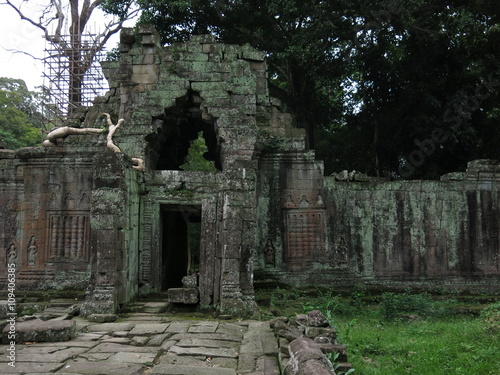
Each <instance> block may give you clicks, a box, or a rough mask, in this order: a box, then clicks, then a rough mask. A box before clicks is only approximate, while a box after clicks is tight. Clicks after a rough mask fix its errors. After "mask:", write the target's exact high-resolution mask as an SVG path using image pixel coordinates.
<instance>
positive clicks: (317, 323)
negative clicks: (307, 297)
mask: <svg viewBox="0 0 500 375" xmlns="http://www.w3.org/2000/svg"><path fill="white" fill-rule="evenodd" d="M307 325H308V326H310V327H328V326H329V325H330V323H329V322H328V319H327V318H326V316H324V315H323V313H322V312H321V311H319V310H313V311H311V312H309V313H308V314H307Z"/></svg>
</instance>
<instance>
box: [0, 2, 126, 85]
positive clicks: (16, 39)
mask: <svg viewBox="0 0 500 375" xmlns="http://www.w3.org/2000/svg"><path fill="white" fill-rule="evenodd" d="M25 6H26V5H25ZM24 9H25V10H27V11H28V12H29V10H30V9H29V8H24ZM104 22H105V18H104V15H103V14H102V12H101V11H100V10H98V9H96V10H95V11H94V13H93V14H92V17H91V19H90V24H91V25H92V27H95V28H96V29H99V28H100V29H103V28H104ZM134 23H135V21H128V23H126V25H125V26H128V27H130V26H133V25H134ZM94 25H95V26H94ZM96 31H98V30H96ZM42 35H43V34H42V31H41V30H39V29H38V28H36V27H34V26H32V25H31V24H30V23H29V22H27V21H22V20H21V19H20V17H19V15H18V14H17V13H16V12H15V11H14V10H13V9H12V8H11V7H10V6H8V5H0V77H8V78H17V79H23V80H24V81H25V82H26V84H27V86H28V89H29V90H34V89H35V87H37V86H41V85H42V84H43V78H42V71H43V63H42V62H41V61H37V60H35V59H33V58H32V57H30V56H28V55H26V54H23V53H14V52H9V51H8V50H19V51H23V52H26V53H29V54H31V55H33V56H35V57H37V58H40V59H41V58H43V56H44V49H45V40H44V39H43V38H42ZM118 40H119V33H117V34H115V35H113V37H111V39H110V40H109V41H108V43H107V45H106V49H107V50H110V49H112V48H114V47H116V45H117V43H118Z"/></svg>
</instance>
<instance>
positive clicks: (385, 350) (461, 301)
mask: <svg viewBox="0 0 500 375" xmlns="http://www.w3.org/2000/svg"><path fill="white" fill-rule="evenodd" d="M257 299H258V301H259V300H260V301H261V302H267V303H268V304H269V306H268V307H262V312H263V313H264V314H266V313H267V314H269V315H287V316H294V315H295V314H300V313H305V312H309V311H311V310H315V309H318V310H320V311H322V312H323V314H324V315H325V316H326V317H327V318H328V319H329V320H330V323H331V325H332V326H334V327H335V328H336V329H337V331H338V336H337V339H338V341H339V342H340V343H342V344H346V345H347V346H348V358H349V361H350V362H351V363H352V364H353V366H354V368H355V372H354V374H358V375H360V374H362V375H401V374H414V375H427V374H429V375H431V374H432V375H439V374H443V375H444V374H446V375H449V374H499V373H500V362H499V361H498V354H497V353H498V352H499V349H500V347H499V344H498V332H499V329H500V302H496V303H493V304H491V301H494V300H495V299H496V298H495V297H491V298H485V297H480V296H460V295H446V294H440V295H432V294H430V293H417V292H415V291H412V290H406V291H404V292H399V293H396V292H385V293H382V294H377V295H370V294H368V293H366V292H363V291H356V292H350V293H349V294H347V295H346V294H343V295H341V294H340V293H337V292H336V291H332V290H327V291H320V290H313V291H308V292H306V291H297V290H293V291H290V290H285V289H282V288H276V289H275V290H273V291H270V292H259V293H258V294H257ZM484 300H488V301H490V303H489V304H486V305H483V302H484ZM267 317H268V316H264V318H267Z"/></svg>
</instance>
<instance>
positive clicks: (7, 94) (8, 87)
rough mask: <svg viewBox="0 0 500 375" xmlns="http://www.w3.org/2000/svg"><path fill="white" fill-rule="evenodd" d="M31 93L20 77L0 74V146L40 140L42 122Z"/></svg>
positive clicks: (36, 142) (13, 147)
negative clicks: (1, 76)
mask: <svg viewBox="0 0 500 375" xmlns="http://www.w3.org/2000/svg"><path fill="white" fill-rule="evenodd" d="M35 97H36V94H35V93H33V92H31V91H28V88H27V87H26V83H25V82H24V81H23V80H20V79H12V78H0V148H8V149H17V148H21V147H26V146H35V145H37V144H40V141H41V129H40V127H41V124H42V122H41V115H40V113H39V112H38V111H37V108H36V100H35Z"/></svg>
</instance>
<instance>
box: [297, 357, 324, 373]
mask: <svg viewBox="0 0 500 375" xmlns="http://www.w3.org/2000/svg"><path fill="white" fill-rule="evenodd" d="M297 375H332V373H331V372H330V370H328V368H327V367H326V366H325V364H324V363H323V362H321V361H318V360H317V359H312V360H310V361H307V362H305V363H304V364H303V365H302V366H301V368H300V369H299V371H298V372H297Z"/></svg>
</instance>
